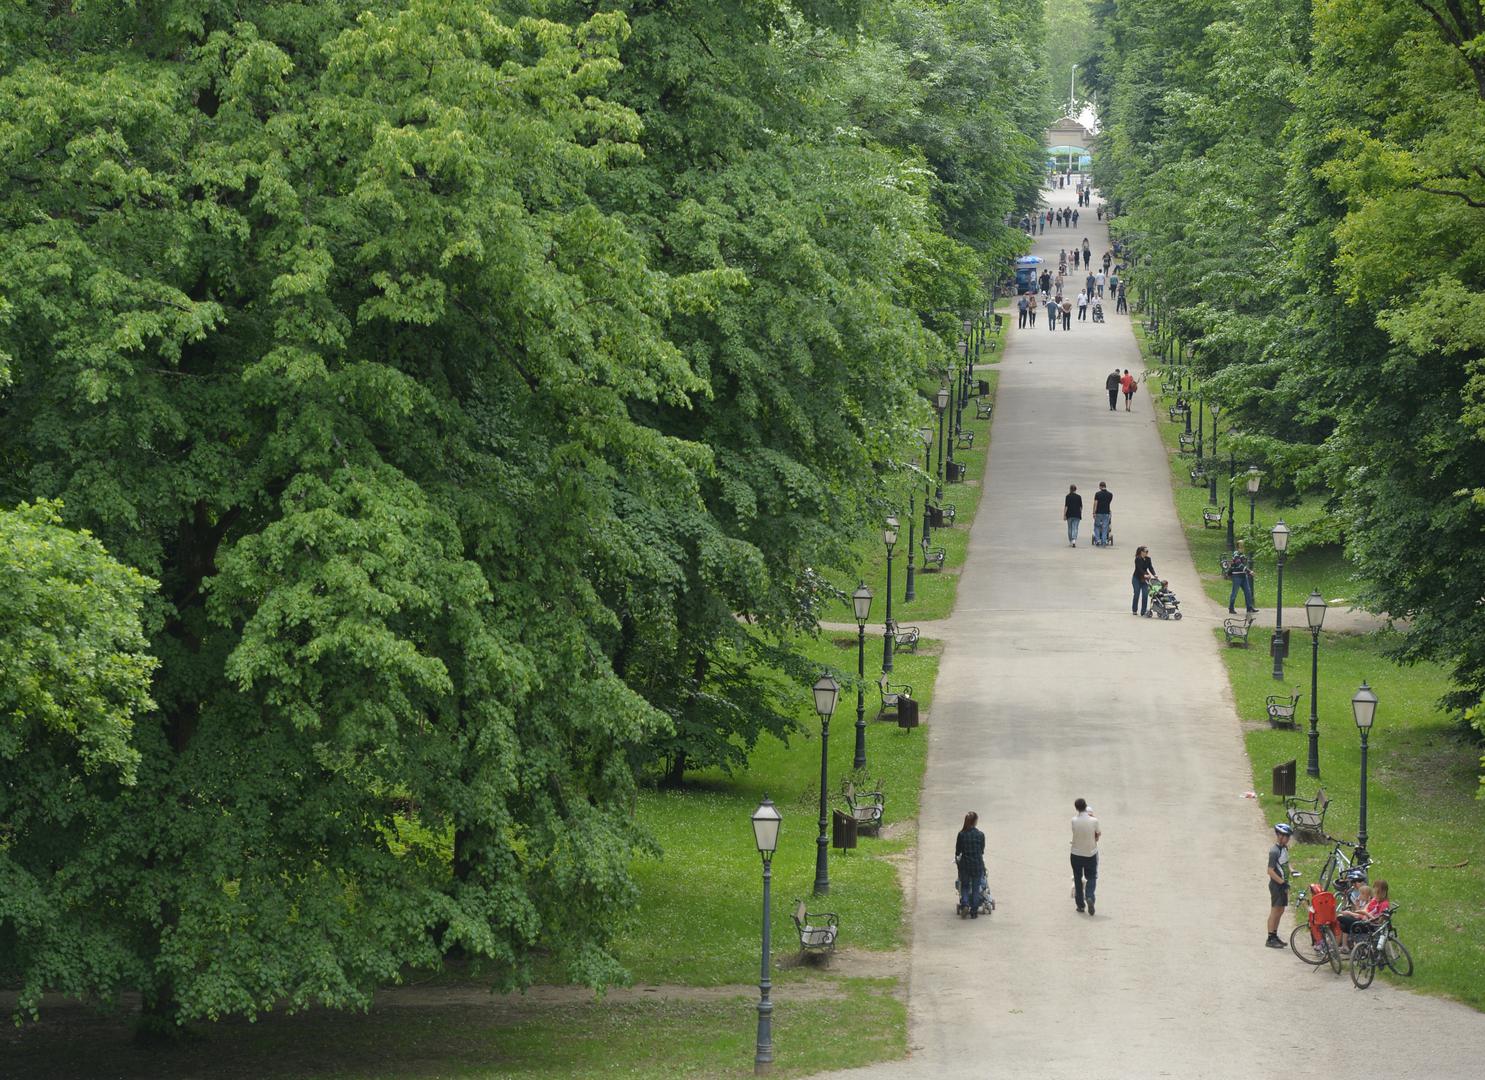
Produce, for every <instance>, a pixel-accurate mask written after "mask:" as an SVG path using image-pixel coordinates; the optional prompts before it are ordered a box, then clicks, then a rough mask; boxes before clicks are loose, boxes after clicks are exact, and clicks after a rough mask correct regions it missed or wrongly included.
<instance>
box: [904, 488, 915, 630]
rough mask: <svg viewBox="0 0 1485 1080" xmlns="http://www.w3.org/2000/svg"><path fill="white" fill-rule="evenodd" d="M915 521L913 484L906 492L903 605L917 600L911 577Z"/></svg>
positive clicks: (912, 576)
mask: <svg viewBox="0 0 1485 1080" xmlns="http://www.w3.org/2000/svg"><path fill="white" fill-rule="evenodd" d="M917 520H918V491H917V485H916V484H915V485H913V487H912V488H911V489H909V491H908V546H907V555H908V564H907V587H906V588H904V589H903V590H902V602H903V603H904V604H905V603H907V602H908V601H909V600H916V599H917V598H918V590H917V585H916V583H915V581H914V575H913V547H914V544H913V529H914V528H916V526H917Z"/></svg>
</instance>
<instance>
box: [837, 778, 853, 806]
mask: <svg viewBox="0 0 1485 1080" xmlns="http://www.w3.org/2000/svg"><path fill="white" fill-rule="evenodd" d="M840 790H841V794H842V795H844V796H845V797H846V802H851V803H853V802H855V801H856V785H855V784H853V783H851V781H849V780H847V781H846V782H845V783H843V784H842V785H841V786H840Z"/></svg>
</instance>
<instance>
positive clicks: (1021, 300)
mask: <svg viewBox="0 0 1485 1080" xmlns="http://www.w3.org/2000/svg"><path fill="white" fill-rule="evenodd" d="M1026 308H1027V301H1026V294H1025V293H1022V294H1021V295H1020V296H1019V297H1017V298H1016V313H1017V321H1016V328H1017V329H1019V330H1025V329H1026Z"/></svg>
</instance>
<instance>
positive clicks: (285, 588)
mask: <svg viewBox="0 0 1485 1080" xmlns="http://www.w3.org/2000/svg"><path fill="white" fill-rule="evenodd" d="M1040 34H1041V28H1040V20H1039V19H1038V18H1036V17H1034V16H1028V15H1027V14H1026V13H1025V12H1024V11H1023V10H1021V8H1020V7H1019V6H1017V5H1011V4H1005V5H1000V4H996V3H983V2H975V3H971V2H965V0H869V2H862V3H846V2H834V3H832V2H823V0H822V2H805V3H798V4H788V3H784V2H782V0H723V2H712V0H677V2H670V3H659V2H654V0H609V2H594V3H577V2H560V0H550V2H543V0H530V2H518V0H512V2H511V3H508V4H500V3H495V4H490V3H476V2H472V0H439V2H436V3H435V2H432V0H361V2H358V3H345V2H339V0H316V2H313V3H309V2H305V3H280V2H274V3H268V2H262V3H253V2H248V3H239V4H234V5H225V4H221V3H218V2H215V0H175V2H172V3H169V4H124V3H103V4H89V5H86V6H83V5H77V6H72V5H55V4H24V5H8V6H6V8H5V9H4V11H3V12H0V162H3V179H0V219H3V229H0V283H3V284H0V288H3V290H4V292H3V295H0V461H3V462H4V464H5V466H6V467H5V468H4V469H3V470H0V506H4V507H10V506H17V505H21V504H25V505H21V509H19V510H18V511H16V512H15V515H13V516H11V517H7V518H4V519H0V520H3V521H4V522H5V524H4V528H5V529H6V530H7V532H6V535H7V537H8V536H9V535H10V530H20V532H21V533H24V535H25V536H26V537H29V538H31V539H28V540H27V543H28V544H31V545H32V547H31V548H29V549H28V550H31V551H33V552H36V554H35V555H34V557H23V558H21V559H19V561H17V562H15V563H13V564H12V565H10V566H9V567H8V573H10V574H11V575H12V576H17V577H19V578H21V579H24V580H26V581H27V584H26V585H25V587H24V588H18V589H15V590H12V595H11V596H10V597H9V598H8V599H10V600H13V601H14V602H15V603H16V604H19V605H20V607H18V608H17V609H16V611H17V612H18V613H19V614H18V616H17V617H18V618H19V619H20V621H19V622H18V623H16V624H15V625H16V626H18V627H20V628H21V631H20V632H21V636H20V637H19V638H12V637H10V636H7V637H5V638H4V639H3V646H0V647H3V648H5V649H6V650H7V655H9V653H10V651H11V650H13V649H19V650H21V653H23V654H24V655H25V656H28V657H37V656H41V655H42V654H41V653H38V652H37V651H36V650H38V649H43V650H49V651H48V652H47V653H46V655H47V656H49V657H50V659H48V660H47V662H46V663H45V664H42V663H41V661H40V660H37V661H36V664H37V672H38V674H37V677H36V679H35V680H33V681H32V682H30V683H27V684H25V685H24V686H22V688H21V691H20V696H19V697H17V698H16V700H15V701H14V702H9V699H7V700H8V702H9V704H10V708H9V710H8V712H9V716H8V718H7V725H8V726H7V727H6V729H5V736H4V737H5V743H4V747H3V753H0V767H3V768H5V769H6V771H7V781H8V786H7V787H6V789H5V793H4V798H6V799H7V800H8V801H7V802H6V804H5V805H6V809H7V813H6V814H5V815H4V819H5V820H6V821H7V827H6V831H5V832H0V867H3V871H0V872H3V874H4V875H5V884H6V890H5V895H6V896H7V898H9V897H10V896H11V895H22V894H21V893H20V892H16V893H12V892H11V885H12V884H15V885H16V887H17V889H19V888H20V887H21V885H24V887H25V889H26V890H28V891H26V892H25V893H24V897H25V899H24V900H23V901H22V902H20V903H4V902H0V969H3V970H6V971H7V972H13V973H15V974H16V975H17V977H18V978H19V980H20V982H21V983H22V985H23V986H24V992H23V995H22V1007H23V1008H24V1009H31V1008H34V1007H35V1005H36V1003H37V1001H38V997H39V994H40V993H42V992H44V991H60V992H63V993H68V994H72V995H77V996H83V997H96V998H100V999H103V1000H108V999H112V998H115V997H116V996H117V995H118V994H119V993H121V992H123V991H126V990H131V989H139V990H142V991H143V993H144V996H145V1001H146V1010H147V1014H148V1016H149V1017H151V1018H152V1020H154V1021H155V1022H158V1023H160V1024H163V1025H170V1024H174V1023H177V1022H179V1021H182V1020H185V1019H189V1018H193V1017H203V1016H204V1017H216V1016H222V1015H228V1014H245V1015H252V1014H254V1013H255V1012H257V1011H260V1010H263V1009H268V1008H274V1007H289V1008H295V1007H301V1006H305V1005H308V1004H327V1005H332V1006H345V1005H356V1004H361V1003H364V1002H365V1001H366V1000H367V995H368V994H369V993H370V991H371V990H372V989H373V988H374V987H375V986H376V985H377V984H378V983H381V982H385V981H389V980H395V979H397V978H399V977H400V976H401V973H402V972H403V971H404V970H406V969H407V968H408V967H409V966H411V967H423V968H430V967H435V966H437V965H438V964H439V963H441V962H442V961H443V960H444V959H445V958H447V957H449V956H451V955H455V954H457V955H460V956H462V957H464V958H467V959H469V960H471V961H473V962H475V963H476V965H477V966H480V967H481V968H482V969H483V970H485V971H486V972H487V973H488V975H489V977H490V978H491V980H492V981H493V982H495V983H496V984H498V985H503V986H509V985H516V984H520V983H522V982H524V981H527V980H529V978H530V965H531V963H532V960H533V958H534V957H535V956H536V955H537V954H538V953H551V954H553V955H555V956H556V957H557V958H558V959H559V960H560V961H561V962H563V963H564V964H565V965H566V966H567V970H568V971H569V973H570V974H571V975H573V976H574V977H576V978H580V979H583V980H585V981H588V982H590V983H593V984H601V983H603V982H606V981H609V980H612V979H615V978H620V977H622V972H620V971H619V970H618V969H617V967H616V965H615V963H614V962H613V960H612V958H611V956H610V953H609V951H608V947H607V943H608V941H609V939H610V937H611V935H612V934H613V932H614V930H615V929H616V928H617V926H618V925H620V923H621V921H622V918H623V915H624V913H625V911H626V910H627V908H628V907H629V905H630V904H631V902H632V899H633V886H632V884H631V882H630V878H629V874H628V864H629V859H630V856H631V854H632V853H633V852H634V851H635V850H636V849H637V848H639V847H641V846H643V845H645V844H646V843H647V841H646V838H645V837H644V836H643V835H641V834H640V832H639V831H638V830H637V829H636V827H635V825H634V823H633V820H632V817H631V812H630V811H631V804H632V797H633V792H634V789H635V785H636V783H637V782H642V781H644V780H645V779H646V778H648V777H651V776H653V775H656V774H662V773H663V774H668V775H669V776H670V777H671V778H672V779H673V780H675V779H679V778H680V777H681V776H683V775H684V772H685V770H686V769H687V768H689V767H692V766H694V765H708V764H721V765H723V766H726V765H728V764H730V763H732V762H733V761H735V760H736V759H737V757H738V755H740V754H741V753H743V752H745V750H746V748H747V747H748V746H749V745H750V744H751V742H752V741H753V740H755V739H756V738H757V737H758V735H759V734H760V733H761V732H763V731H765V730H773V731H779V732H784V731H786V730H787V725H788V721H787V720H786V710H785V709H784V708H783V706H782V703H780V702H778V701H776V700H774V699H773V697H772V696H771V695H772V694H774V693H776V691H772V690H770V689H769V683H768V682H767V681H765V680H763V679H760V678H759V677H758V676H757V675H756V674H755V672H756V670H757V668H758V665H759V663H760V662H761V661H764V660H767V661H769V662H770V663H772V664H773V665H775V666H783V667H784V668H785V669H786V670H787V669H788V667H789V665H790V664H791V663H794V664H797V663H798V662H797V661H796V660H793V659H792V658H791V656H790V654H789V652H788V649H787V644H786V642H787V634H788V633H789V632H791V631H795V630H798V629H800V628H808V627H811V626H813V625H814V620H815V618H816V614H817V612H818V611H819V609H820V603H821V600H822V597H823V592H822V590H823V586H822V584H821V582H822V581H823V578H822V576H821V575H820V574H819V573H818V572H817V571H818V570H820V569H826V568H830V567H832V566H835V567H842V566H845V565H847V564H848V562H849V558H850V554H849V550H850V547H851V542H852V539H853V537H854V536H855V535H856V534H857V531H858V530H859V528H860V527H861V525H862V523H863V522H864V521H866V520H867V519H868V517H869V516H871V515H872V514H873V507H878V506H880V500H881V499H882V498H883V493H884V490H885V488H884V485H885V484H886V483H887V482H888V481H889V480H890V477H891V475H892V470H893V467H894V463H895V461H896V460H897V458H898V457H899V448H900V447H903V446H906V445H908V443H909V440H910V439H911V435H910V434H909V433H910V432H911V431H912V430H913V429H914V428H915V427H916V426H917V425H918V424H919V423H920V422H922V420H923V417H924V409H925V406H924V404H923V401H922V398H921V390H922V389H923V387H924V386H925V385H934V384H936V382H937V378H938V376H937V371H938V369H939V368H940V367H941V366H942V365H943V363H944V360H945V358H946V356H947V355H948V354H949V346H950V344H951V341H952V337H951V333H952V328H953V327H954V326H957V322H958V318H957V315H956V314H955V312H957V311H960V310H964V309H966V308H970V307H973V306H975V305H976V304H977V303H978V298H979V296H980V295H981V290H982V285H983V282H984V281H985V280H986V278H987V277H988V276H989V275H990V274H991V273H992V272H993V268H994V267H996V266H997V265H998V264H999V261H1000V260H1001V259H1003V258H1004V257H1005V256H1006V255H1008V254H1011V253H1013V252H1015V251H1016V250H1017V244H1018V243H1019V242H1020V240H1019V237H1018V236H1017V234H1016V233H1015V232H1014V231H1013V230H1010V229H1008V228H1007V227H1006V226H1005V225H1004V222H1005V221H1006V220H1007V217H1008V215H1010V214H1011V213H1012V212H1014V211H1018V210H1020V209H1024V208H1025V207H1026V206H1027V205H1029V203H1030V200H1031V199H1032V198H1033V197H1034V192H1035V184H1036V177H1037V175H1038V168H1039V166H1038V157H1039V138H1038V133H1039V131H1040V128H1041V126H1042V123H1043V122H1044V120H1045V118H1046V117H1045V108H1044V105H1043V98H1042V97H1041V96H1040V95H1037V94H1035V93H1033V94H1030V95H1028V94H1027V93H1026V92H1025V90H1026V86H1027V85H1028V84H1029V83H1034V82H1035V80H1036V78H1037V74H1038V73H1037V69H1036V67H1035V64H1034V63H1033V55H1034V51H1035V49H1036V47H1037V46H1038V44H1039V42H1040ZM37 500H60V502H59V503H46V504H43V503H40V502H37ZM57 515H60V517H58V516H57ZM64 526H65V528H64ZM79 528H85V529H87V530H89V531H90V532H91V533H92V534H93V535H94V536H96V537H97V538H98V539H97V540H96V541H95V540H92V539H82V538H79V537H80V536H81V534H79V533H77V532H75V531H69V530H76V529H79ZM18 535H19V534H18ZM100 542H101V544H103V545H106V548H107V551H108V552H109V553H111V555H112V556H113V558H116V559H117V560H119V562H120V563H121V564H122V565H117V564H114V563H113V562H112V561H111V560H110V559H109V557H108V556H106V555H104V553H103V550H102V548H100V547H99V543H100ZM36 545H40V547H37V546H36ZM63 571H65V572H63ZM80 575H81V576H80ZM141 575H148V577H149V578H151V579H154V580H155V581H157V582H158V589H154V588H151V587H149V586H148V582H147V581H146V580H145V578H144V577H143V576H141ZM53 594H55V595H54V596H53ZM88 594H96V596H95V599H96V601H97V602H96V604H95V605H94V607H95V608H96V610H93V611H92V612H91V613H87V612H84V611H83V609H82V608H81V607H80V606H79V605H80V604H81V603H82V602H83V600H84V599H86V595H88ZM49 596H51V597H52V598H51V599H48V597H49ZM53 609H55V610H54V614H53V615H46V614H45V613H46V612H48V611H51V610H53ZM4 613H5V614H10V613H11V612H10V609H9V608H7V609H6V610H5V612H4ZM84 615H87V617H86V618H84ZM739 616H746V617H747V619H748V621H749V622H750V623H751V628H748V627H746V626H745V623H744V622H743V621H741V620H740V619H739ZM45 618H51V619H52V622H50V623H43V624H42V625H41V627H40V629H36V628H34V627H31V626H30V623H29V622H28V620H30V621H35V620H37V619H45ZM131 620H133V621H132V622H131ZM6 622H7V624H9V622H10V620H9V619H7V620H6ZM131 627H132V628H131ZM3 629H5V630H6V631H7V632H9V630H10V629H11V627H10V626H9V625H7V627H5V628H3ZM47 633H50V634H51V635H52V638H54V639H55V643H54V644H47V642H48V640H51V639H49V638H48V637H47ZM37 635H40V636H37ZM17 642H19V644H17ZM84 647H85V648H87V649H88V650H91V652H90V655H93V654H97V655H103V653H104V652H105V651H106V652H107V655H109V656H112V657H116V659H115V660H113V661H111V662H110V664H109V665H108V666H106V667H104V668H98V669H96V670H93V671H78V670H75V669H76V668H77V667H78V665H79V661H78V660H77V659H76V653H75V650H77V649H81V648H84ZM151 672H153V675H152V677H151ZM145 679H150V682H149V684H148V686H147V687H146V685H145V684H144V681H143V680H145ZM40 762H44V763H46V764H45V766H44V767H43V766H42V765H39V764H37V763H40ZM63 772H65V773H67V774H68V775H69V776H74V777H76V783H77V784H78V785H80V789H79V790H80V791H82V792H85V802H83V803H79V805H77V806H71V807H67V808H61V809H59V808H58V807H56V806H54V805H53V804H52V803H51V802H48V801H47V800H46V796H47V793H48V792H49V791H51V790H52V788H53V785H54V784H55V783H56V782H57V777H59V776H61V775H62V773H63ZM80 798H81V796H80ZM17 806H34V807H36V808H37V809H35V811H34V814H35V815H36V816H34V817H30V818H26V817H16V816H12V813H11V812H10V811H12V810H13V809H14V808H15V807H17ZM64 809H65V812H66V814H67V815H69V816H67V819H66V821H65V822H64V823H60V824H59V823H58V822H59V821H60V819H59V818H57V816H56V815H58V814H62V813H63V812H64ZM49 814H50V815H52V817H47V816H46V815H49ZM64 826H65V835H64V833H63V832H62V831H61V830H63V828H64ZM47 830H53V832H52V835H51V836H50V837H46V838H45V840H46V842H44V843H42V842H39V841H38V837H41V836H42V834H43V833H45V832H46V831H47Z"/></svg>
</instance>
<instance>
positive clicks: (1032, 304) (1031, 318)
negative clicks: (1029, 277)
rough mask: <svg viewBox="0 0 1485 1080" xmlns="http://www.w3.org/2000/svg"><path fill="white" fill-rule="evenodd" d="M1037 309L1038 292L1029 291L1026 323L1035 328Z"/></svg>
mask: <svg viewBox="0 0 1485 1080" xmlns="http://www.w3.org/2000/svg"><path fill="white" fill-rule="evenodd" d="M1036 309H1037V300H1036V293H1034V292H1029V293H1027V294H1026V325H1027V326H1029V327H1031V328H1032V329H1033V330H1035V329H1036Z"/></svg>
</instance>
